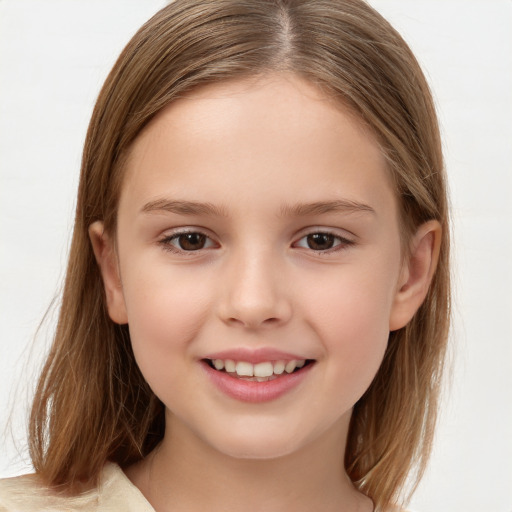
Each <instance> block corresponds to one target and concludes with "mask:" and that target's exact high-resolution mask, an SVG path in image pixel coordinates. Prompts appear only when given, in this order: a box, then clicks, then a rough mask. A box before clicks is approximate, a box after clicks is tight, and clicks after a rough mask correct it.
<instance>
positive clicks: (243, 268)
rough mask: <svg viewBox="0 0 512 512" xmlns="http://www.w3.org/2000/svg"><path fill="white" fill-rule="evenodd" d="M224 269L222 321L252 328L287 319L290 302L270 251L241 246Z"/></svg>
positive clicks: (274, 258)
mask: <svg viewBox="0 0 512 512" xmlns="http://www.w3.org/2000/svg"><path fill="white" fill-rule="evenodd" d="M226 266H227V268H226V272H225V280H224V282H223V287H224V293H223V299H222V306H221V316H222V317H223V320H224V321H227V322H230V323H237V324H243V325H244V326H246V327H250V328H255V327H260V326H263V325H269V324H278V323H284V322H286V321H287V320H288V319H289V317H290V315H291V303H290V300H289V299H290V298H289V297H288V296H287V293H286V289H285V288H284V287H283V286H282V282H283V275H282V270H283V269H282V265H281V262H280V261H279V258H278V257H277V256H276V254H274V252H273V251H272V249H271V248H268V247H267V248H262V247H254V246H253V245H252V244H251V245H247V246H244V247H242V248H239V249H238V250H237V251H234V252H233V253H232V254H231V255H230V258H228V261H226Z"/></svg>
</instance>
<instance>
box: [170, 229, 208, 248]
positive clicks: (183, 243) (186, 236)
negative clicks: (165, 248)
mask: <svg viewBox="0 0 512 512" xmlns="http://www.w3.org/2000/svg"><path fill="white" fill-rule="evenodd" d="M206 240H207V237H206V236H205V235H203V234H201V233H182V234H181V235H178V236H176V237H175V238H174V241H175V242H176V243H175V245H177V246H178V248H179V249H181V250H182V251H198V250H200V249H203V248H204V246H205V245H206Z"/></svg>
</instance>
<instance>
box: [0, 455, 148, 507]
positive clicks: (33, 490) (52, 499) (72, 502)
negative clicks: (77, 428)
mask: <svg viewBox="0 0 512 512" xmlns="http://www.w3.org/2000/svg"><path fill="white" fill-rule="evenodd" d="M64 511H65V512H100V511H101V512H107V511H108V512H117V511H119V512H121V511H122V512H132V511H133V512H135V511H136V512H154V509H153V508H152V507H151V505H150V504H149V503H148V502H147V501H146V499H145V498H144V496H143V495H142V494H141V493H140V491H139V490H138V489H137V488H136V487H135V486H134V485H133V484H132V483H131V482H130V481H129V480H128V478H127V477H126V476H125V475H124V473H123V471H122V470H121V468H120V467H119V466H117V465H116V464H111V463H108V464H106V465H105V468H104V469H103V471H102V474H101V478H100V485H99V486H98V488H97V489H93V490H91V491H88V492H86V493H83V494H81V495H79V496H74V497H67V496H62V495H59V494H57V493H55V492H54V491H52V490H51V489H49V488H48V487H46V486H44V485H43V484H42V483H41V482H40V480H39V478H38V477H37V475H23V476H18V477H14V478H5V479H1V480H0V512H64Z"/></svg>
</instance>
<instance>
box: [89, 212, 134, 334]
mask: <svg viewBox="0 0 512 512" xmlns="http://www.w3.org/2000/svg"><path fill="white" fill-rule="evenodd" d="M89 238H90V240H91V244H92V248H93V251H94V256H95V257H96V262H97V263H98V266H99V267H100V272H101V277H102V278H103V286H104V287H105V296H106V299H107V308H108V314H109V316H110V318H111V319H112V320H113V321H114V322H116V323H117V324H126V323H128V317H127V314H126V305H125V302H124V295H123V288H122V284H121V278H120V275H119V265H118V262H117V258H116V252H115V248H114V241H113V240H112V238H111V237H110V236H109V235H108V234H107V233H105V230H104V226H103V222H101V221H96V222H94V223H93V224H91V225H90V226H89Z"/></svg>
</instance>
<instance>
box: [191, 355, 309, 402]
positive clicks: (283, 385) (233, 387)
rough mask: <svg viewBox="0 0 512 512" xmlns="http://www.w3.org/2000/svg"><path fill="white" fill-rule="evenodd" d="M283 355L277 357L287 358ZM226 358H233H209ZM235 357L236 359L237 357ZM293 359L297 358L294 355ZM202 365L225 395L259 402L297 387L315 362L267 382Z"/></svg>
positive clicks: (267, 359) (271, 398)
mask: <svg viewBox="0 0 512 512" xmlns="http://www.w3.org/2000/svg"><path fill="white" fill-rule="evenodd" d="M230 353H231V352H230ZM282 355H283V354H282V353H281V356H280V357H277V358H276V360H282V359H286V358H283V357H282ZM224 358H225V359H231V357H215V358H208V359H224ZM234 359H236V357H235V358H234ZM291 359H296V358H295V357H293V358H291ZM238 360H240V361H242V360H243V361H247V359H243V358H242V359H238ZM263 360H265V361H269V360H273V358H266V359H265V358H264V359H263ZM247 362H249V361H247ZM201 366H202V368H203V369H204V371H205V372H206V374H207V375H208V377H209V378H210V380H211V382H212V383H213V384H214V385H215V386H216V387H217V389H219V390H220V391H221V392H222V393H224V394H225V395H227V396H229V397H231V398H234V399H235V400H240V401H242V402H252V403H258V402H270V401H271V400H276V399H277V398H279V397H281V396H283V395H284V394H286V393H288V392H289V391H291V390H292V389H294V388H295V387H297V386H298V385H299V384H300V383H301V382H302V381H303V380H304V379H305V378H306V377H307V375H308V374H309V371H310V370H311V368H312V367H313V366H314V363H312V364H308V365H306V366H304V367H303V368H301V369H300V370H298V371H296V372H294V373H289V374H282V375H280V376H279V377H277V378H276V379H273V380H269V381H265V382H253V381H248V380H243V379H238V378H236V377H232V376H231V375H229V374H228V373H226V372H223V371H217V370H215V369H213V368H212V367H211V366H210V365H209V364H208V363H207V362H205V361H201Z"/></svg>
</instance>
